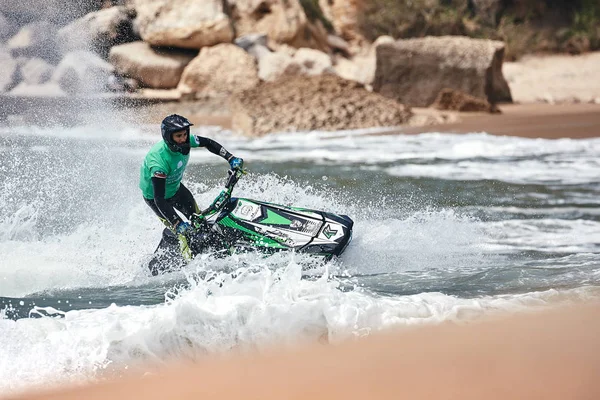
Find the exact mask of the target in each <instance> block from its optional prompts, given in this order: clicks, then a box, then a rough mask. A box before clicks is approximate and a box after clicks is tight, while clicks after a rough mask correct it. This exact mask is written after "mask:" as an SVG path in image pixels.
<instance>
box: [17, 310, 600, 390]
mask: <svg viewBox="0 0 600 400" xmlns="http://www.w3.org/2000/svg"><path fill="white" fill-rule="evenodd" d="M599 335H600V304H587V305H584V304H579V305H572V306H569V307H568V308H564V307H561V308H555V309H551V310H546V311H542V312H540V311H538V312H536V313H533V312H528V313H522V314H516V315H512V316H497V317H494V318H490V319H488V320H486V321H480V322H474V323H469V324H454V323H450V322H447V323H444V324H442V325H437V326H429V327H420V328H405V329H403V330H400V331H391V332H387V333H380V334H374V335H372V336H369V337H368V338H364V339H360V340H357V341H349V342H345V343H343V344H341V345H330V346H328V345H322V344H314V345H311V346H304V347H300V348H297V349H294V350H289V349H287V350H280V351H278V350H277V349H273V350H272V351H269V352H265V353H261V354H260V355H251V354H250V355H249V354H247V355H234V356H231V355H230V356H228V357H226V358H214V359H207V360H205V361H203V362H200V363H198V364H195V365H185V364H184V365H182V364H174V365H172V366H171V367H169V368H165V369H161V370H158V371H156V372H155V373H152V374H145V375H143V374H142V373H140V372H130V373H129V374H128V375H127V376H126V377H124V378H120V379H118V380H115V381H109V382H104V383H100V384H96V385H92V386H89V387H85V388H65V389H64V390H60V391H53V392H47V393H43V392H38V393H35V394H29V395H23V396H21V397H13V398H11V399H14V400H17V399H20V400H26V399H27V400H38V399H40V400H41V399H48V400H50V399H62V400H69V399H98V400H100V399H133V398H139V399H145V400H153V399H165V398H168V399H181V400H183V399H198V398H203V399H221V400H226V399H240V398H248V399H282V398H285V399H315V398H328V399H361V398H362V399H364V398H376V399H398V398H410V399H432V398H434V399H483V398H485V399H490V400H493V399H545V400H552V399H597V398H599V397H600V382H599V381H598V379H597V375H598V371H600V352H599V351H598V343H597V338H598V337H599Z"/></svg>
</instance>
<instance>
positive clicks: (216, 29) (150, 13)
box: [134, 0, 234, 49]
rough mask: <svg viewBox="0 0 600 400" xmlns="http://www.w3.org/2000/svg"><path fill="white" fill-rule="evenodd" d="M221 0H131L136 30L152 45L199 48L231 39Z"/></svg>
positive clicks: (229, 24)
mask: <svg viewBox="0 0 600 400" xmlns="http://www.w3.org/2000/svg"><path fill="white" fill-rule="evenodd" d="M224 3H225V2H224V1H223V0H202V1H197V0H135V1H134V4H135V10H136V13H137V17H136V18H135V20H134V25H135V29H136V31H137V32H138V33H139V34H140V36H141V38H142V39H143V40H144V41H145V42H147V43H149V44H151V45H153V46H174V47H183V48H188V49H200V48H202V47H204V46H214V45H216V44H219V43H225V42H231V41H232V40H233V38H234V34H233V27H232V25H231V21H230V20H229V17H228V15H227V14H226V13H225V10H224V8H223V4H224Z"/></svg>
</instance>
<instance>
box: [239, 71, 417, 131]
mask: <svg viewBox="0 0 600 400" xmlns="http://www.w3.org/2000/svg"><path fill="white" fill-rule="evenodd" d="M231 108H232V112H233V120H232V124H233V129H234V130H237V131H239V132H242V133H244V134H246V135H250V136H257V135H264V134H267V133H274V132H285V131H310V130H328V131H329V130H340V129H357V128H369V127H381V126H397V125H400V124H404V123H406V122H407V121H408V120H409V118H410V117H411V112H410V110H409V109H408V108H407V107H405V106H404V105H402V104H400V103H397V102H396V101H394V100H392V99H388V98H386V97H383V96H381V95H379V94H377V93H371V92H368V91H367V90H366V89H365V88H364V86H362V85H361V84H359V83H357V82H352V81H347V80H344V79H342V78H340V77H338V76H337V75H334V74H330V73H326V74H323V75H317V76H301V75H292V76H283V77H281V78H280V79H279V80H277V81H275V82H264V83H261V84H260V85H258V86H257V87H255V88H253V89H250V90H247V91H245V92H242V93H239V94H237V95H235V96H234V97H233V98H232V104H231Z"/></svg>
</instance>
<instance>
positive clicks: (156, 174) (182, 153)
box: [140, 114, 244, 255]
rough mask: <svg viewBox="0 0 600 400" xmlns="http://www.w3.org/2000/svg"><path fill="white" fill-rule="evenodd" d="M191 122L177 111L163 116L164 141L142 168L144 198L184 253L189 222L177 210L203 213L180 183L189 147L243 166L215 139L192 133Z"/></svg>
mask: <svg viewBox="0 0 600 400" xmlns="http://www.w3.org/2000/svg"><path fill="white" fill-rule="evenodd" d="M192 125H193V124H192V123H190V121H188V120H187V119H186V118H184V117H182V116H181V115H177V114H172V115H169V116H168V117H166V118H165V119H163V121H162V124H161V126H160V130H161V133H162V138H163V140H162V141H160V142H158V143H156V144H155V145H154V146H153V147H152V148H151V149H150V151H149V152H148V154H147V155H146V157H145V158H144V162H143V164H142V167H141V170H140V189H142V193H143V196H144V201H145V202H146V204H148V206H149V207H150V208H151V209H152V211H154V213H155V214H156V215H157V216H158V218H160V220H161V221H162V222H163V223H164V224H165V225H166V226H167V228H169V229H171V231H173V232H174V233H176V234H177V236H178V237H179V240H180V245H181V249H182V251H183V252H184V255H185V254H186V253H187V252H188V251H189V249H188V246H187V240H186V233H187V231H188V230H189V229H190V224H189V223H188V222H186V221H183V220H182V219H181V218H180V217H179V215H177V213H176V212H175V209H177V210H179V211H180V212H181V213H182V214H183V215H184V216H185V217H186V218H188V219H189V218H190V217H191V215H192V214H193V213H199V212H200V209H199V208H198V205H197V204H196V200H194V196H193V195H192V193H190V191H189V190H188V188H186V187H185V186H184V185H183V183H181V179H182V178H183V173H184V172H185V167H186V166H187V163H188V160H189V158H190V156H189V153H190V148H191V147H206V149H207V150H208V151H210V152H211V153H213V154H218V155H219V156H221V157H223V158H224V159H226V160H227V161H228V162H229V165H230V167H231V168H232V169H238V168H242V167H243V164H244V160H242V159H241V158H239V157H235V156H233V155H232V154H231V153H230V152H228V151H227V150H225V148H224V147H223V146H221V145H220V144H219V143H217V142H215V141H214V140H212V139H209V138H206V137H202V136H197V135H190V126H192Z"/></svg>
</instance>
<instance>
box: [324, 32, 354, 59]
mask: <svg viewBox="0 0 600 400" xmlns="http://www.w3.org/2000/svg"><path fill="white" fill-rule="evenodd" d="M327 44H328V45H329V47H330V48H331V49H332V50H333V51H334V52H338V53H342V54H343V55H345V56H346V57H349V56H350V53H351V51H350V44H348V42H346V41H345V40H344V39H342V38H341V37H339V36H336V35H327Z"/></svg>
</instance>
